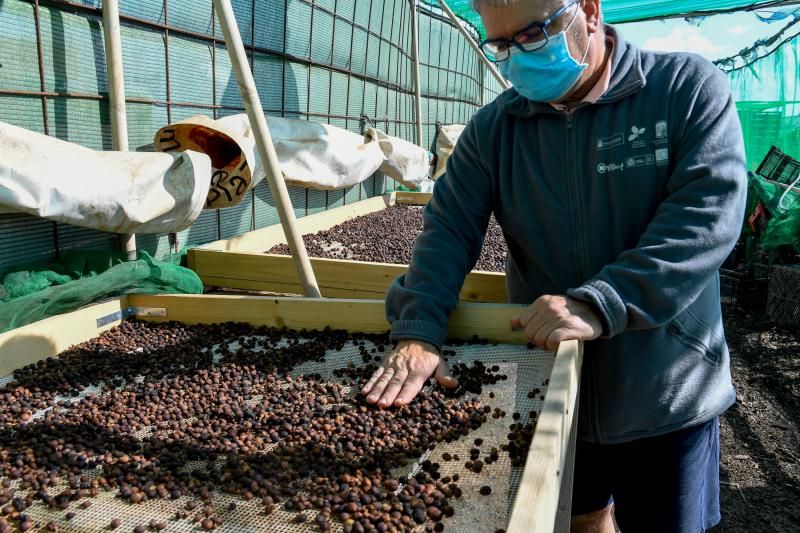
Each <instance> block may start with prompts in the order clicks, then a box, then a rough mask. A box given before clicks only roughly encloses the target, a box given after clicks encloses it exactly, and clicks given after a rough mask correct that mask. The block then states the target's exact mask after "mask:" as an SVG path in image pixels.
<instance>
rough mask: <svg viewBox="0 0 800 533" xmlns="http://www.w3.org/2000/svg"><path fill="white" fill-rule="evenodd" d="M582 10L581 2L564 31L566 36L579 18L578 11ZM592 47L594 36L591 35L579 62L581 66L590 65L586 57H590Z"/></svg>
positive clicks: (576, 5)
mask: <svg viewBox="0 0 800 533" xmlns="http://www.w3.org/2000/svg"><path fill="white" fill-rule="evenodd" d="M580 8H581V2H580V1H579V2H578V3H576V4H575V14H574V15H572V20H570V21H569V24H567V27H566V28H564V30H563V31H564V33H565V34H566V33H567V32H569V29H570V28H571V27H572V24H573V23H574V22H575V19H577V18H578V10H579V9H580ZM591 47H592V36H591V35H589V37H588V39H587V40H586V50H584V52H583V57H582V58H581V60H580V61H579V64H580V65H581V66H588V64H587V63H586V57H587V56H588V55H589V48H591Z"/></svg>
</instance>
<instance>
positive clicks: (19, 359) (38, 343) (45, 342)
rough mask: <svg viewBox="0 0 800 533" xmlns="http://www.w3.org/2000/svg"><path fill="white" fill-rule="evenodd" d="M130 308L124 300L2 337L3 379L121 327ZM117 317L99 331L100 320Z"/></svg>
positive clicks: (0, 367) (83, 310)
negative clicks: (127, 309) (124, 310)
mask: <svg viewBox="0 0 800 533" xmlns="http://www.w3.org/2000/svg"><path fill="white" fill-rule="evenodd" d="M127 306H128V303H127V297H126V296H122V297H120V298H115V299H113V300H109V301H107V302H102V303H98V304H93V305H90V306H88V307H84V308H83V309H78V310H77V311H72V312H70V313H64V314H62V315H56V316H53V317H50V318H45V319H44V320H39V321H38V322H33V323H32V324H28V325H26V326H22V327H19V328H17V329H14V330H11V331H7V332H5V333H2V334H0V376H5V375H8V374H10V373H11V372H13V371H14V370H16V369H18V368H21V367H23V366H25V365H28V364H31V363H35V362H37V361H40V360H42V359H46V358H48V357H51V356H53V355H55V354H57V353H59V352H62V351H64V350H66V349H67V348H69V347H71V346H74V345H76V344H80V343H82V342H84V341H87V340H89V339H91V338H93V337H96V336H97V335H99V334H100V333H102V332H103V331H106V330H108V329H111V328H113V327H114V326H117V325H119V324H120V323H121V322H122V311H123V309H125V308H126V307H127ZM115 314H119V318H115V319H111V318H109V319H108V320H109V321H108V322H107V323H106V324H105V325H102V326H99V327H98V325H97V324H98V322H97V320H98V319H99V318H102V317H109V316H112V317H113V316H114V315H115Z"/></svg>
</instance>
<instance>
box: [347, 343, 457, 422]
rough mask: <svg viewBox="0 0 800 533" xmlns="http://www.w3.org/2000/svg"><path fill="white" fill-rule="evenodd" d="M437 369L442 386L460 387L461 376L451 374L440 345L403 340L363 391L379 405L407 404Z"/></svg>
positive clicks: (372, 401) (437, 379) (449, 387)
mask: <svg viewBox="0 0 800 533" xmlns="http://www.w3.org/2000/svg"><path fill="white" fill-rule="evenodd" d="M434 373H435V374H436V381H438V382H439V385H441V386H442V387H445V388H448V389H454V388H456V387H458V380H456V379H455V378H454V377H453V376H451V375H450V370H449V369H448V368H447V363H446V362H445V360H444V359H442V358H441V357H439V354H438V353H437V350H436V348H434V347H433V346H431V345H430V344H428V343H427V342H420V341H410V340H409V341H400V342H398V343H397V346H395V348H394V350H392V351H391V352H390V353H389V355H387V356H386V359H385V360H384V361H383V366H382V367H381V368H379V369H378V370H376V371H375V373H374V374H372V377H371V378H370V379H369V381H368V382H367V384H366V385H364V387H363V388H362V389H361V393H362V394H364V395H365V396H366V397H367V402H368V403H377V404H378V407H384V408H385V407H389V406H390V405H395V406H401V405H405V404H407V403H409V402H410V401H411V400H413V399H414V397H415V396H416V395H417V393H418V392H419V391H420V390H422V387H423V385H425V381H427V379H428V378H429V377H431V375H432V374H434Z"/></svg>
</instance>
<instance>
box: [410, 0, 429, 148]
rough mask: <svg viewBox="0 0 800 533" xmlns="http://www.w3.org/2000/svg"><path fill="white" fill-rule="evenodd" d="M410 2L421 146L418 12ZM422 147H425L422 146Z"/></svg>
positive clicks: (416, 109)
mask: <svg viewBox="0 0 800 533" xmlns="http://www.w3.org/2000/svg"><path fill="white" fill-rule="evenodd" d="M409 2H410V3H411V49H412V52H413V53H414V71H413V73H414V113H415V114H416V119H417V124H416V127H417V128H416V136H417V144H418V145H420V146H422V88H421V87H420V81H419V12H418V11H417V0H409ZM423 148H425V147H424V146H423Z"/></svg>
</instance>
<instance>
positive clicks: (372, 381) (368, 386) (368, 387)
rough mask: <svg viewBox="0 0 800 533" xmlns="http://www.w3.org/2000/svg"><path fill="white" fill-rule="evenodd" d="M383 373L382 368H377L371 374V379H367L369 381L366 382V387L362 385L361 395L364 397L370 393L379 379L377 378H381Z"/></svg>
mask: <svg viewBox="0 0 800 533" xmlns="http://www.w3.org/2000/svg"><path fill="white" fill-rule="evenodd" d="M383 371H384V368H383V367H380V368H378V370H376V371H375V372H373V374H372V377H371V378H369V381H367V383H366V385H364V386H363V387H362V388H361V394H363V395H365V396H366V395H367V394H369V391H371V390H372V387H374V386H375V382H376V381H378V378H379V377H381V375H382V374H383Z"/></svg>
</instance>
